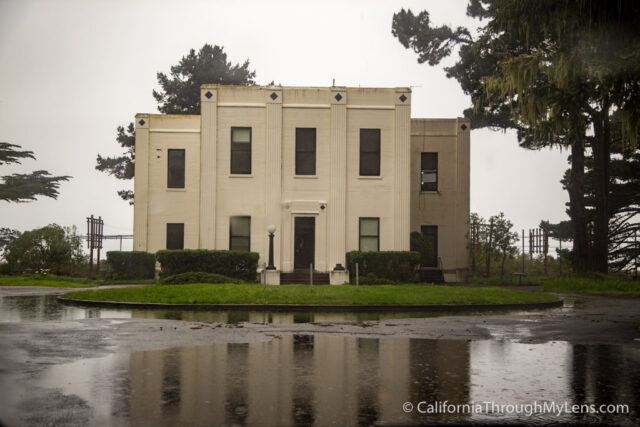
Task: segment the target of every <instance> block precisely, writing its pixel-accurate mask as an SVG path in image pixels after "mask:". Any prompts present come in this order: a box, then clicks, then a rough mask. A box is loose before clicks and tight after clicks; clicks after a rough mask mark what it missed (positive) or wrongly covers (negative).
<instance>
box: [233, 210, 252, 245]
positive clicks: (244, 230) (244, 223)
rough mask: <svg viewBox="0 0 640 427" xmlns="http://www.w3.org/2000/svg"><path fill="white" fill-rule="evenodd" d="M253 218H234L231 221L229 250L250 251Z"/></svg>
mask: <svg viewBox="0 0 640 427" xmlns="http://www.w3.org/2000/svg"><path fill="white" fill-rule="evenodd" d="M250 237H251V217H249V216H232V217H231V218H230V219H229V249H230V250H232V251H249V250H250V249H249V248H250V246H251V243H250Z"/></svg>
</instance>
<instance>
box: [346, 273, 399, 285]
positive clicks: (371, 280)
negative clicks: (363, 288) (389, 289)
mask: <svg viewBox="0 0 640 427" xmlns="http://www.w3.org/2000/svg"><path fill="white" fill-rule="evenodd" d="M355 281H356V279H355V278H354V279H353V282H354V283H355ZM360 284H361V285H396V284H398V282H396V281H395V280H391V279H388V278H386V277H378V276H376V275H375V274H374V273H369V274H367V275H366V276H363V277H360Z"/></svg>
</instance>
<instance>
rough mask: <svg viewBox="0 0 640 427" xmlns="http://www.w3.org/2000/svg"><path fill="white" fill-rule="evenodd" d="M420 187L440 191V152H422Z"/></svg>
mask: <svg viewBox="0 0 640 427" xmlns="http://www.w3.org/2000/svg"><path fill="white" fill-rule="evenodd" d="M420 189H421V190H422V191H438V153H421V156H420Z"/></svg>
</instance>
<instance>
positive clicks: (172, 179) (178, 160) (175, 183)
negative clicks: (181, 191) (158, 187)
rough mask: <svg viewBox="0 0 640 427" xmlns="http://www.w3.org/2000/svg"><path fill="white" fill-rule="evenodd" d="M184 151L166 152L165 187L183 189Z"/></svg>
mask: <svg viewBox="0 0 640 427" xmlns="http://www.w3.org/2000/svg"><path fill="white" fill-rule="evenodd" d="M184 157H185V155H184V150H173V149H170V150H169V151H168V155H167V158H168V159H169V160H168V170H167V187H168V188H184Z"/></svg>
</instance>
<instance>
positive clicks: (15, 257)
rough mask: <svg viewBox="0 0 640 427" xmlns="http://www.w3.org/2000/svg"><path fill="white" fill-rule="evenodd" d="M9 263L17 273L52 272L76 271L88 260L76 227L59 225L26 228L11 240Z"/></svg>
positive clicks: (7, 256)
mask: <svg viewBox="0 0 640 427" xmlns="http://www.w3.org/2000/svg"><path fill="white" fill-rule="evenodd" d="M6 259H7V263H8V264H9V265H10V266H11V270H12V271H13V272H16V273H23V272H26V271H31V272H51V273H53V274H57V275H62V274H72V273H73V272H74V271H75V270H76V269H78V268H79V267H80V265H81V264H82V263H83V261H84V256H83V254H82V249H81V243H80V239H78V238H77V236H76V230H75V227H73V228H68V227H66V228H62V227H60V226H59V225H57V224H51V225H47V226H46V227H42V228H38V229H34V230H31V231H25V232H24V233H22V235H20V237H18V238H16V239H15V240H13V241H12V242H11V244H10V245H9V246H8V253H7V255H6Z"/></svg>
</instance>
